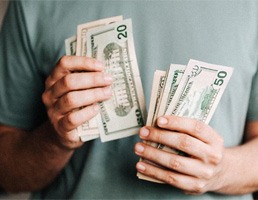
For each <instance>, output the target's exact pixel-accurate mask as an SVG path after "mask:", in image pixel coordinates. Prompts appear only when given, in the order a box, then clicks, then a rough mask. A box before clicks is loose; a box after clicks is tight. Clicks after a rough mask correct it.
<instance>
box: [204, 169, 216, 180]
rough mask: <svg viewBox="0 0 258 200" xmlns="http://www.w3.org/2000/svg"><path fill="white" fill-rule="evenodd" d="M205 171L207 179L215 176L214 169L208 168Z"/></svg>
mask: <svg viewBox="0 0 258 200" xmlns="http://www.w3.org/2000/svg"><path fill="white" fill-rule="evenodd" d="M203 173H204V178H205V179H206V180H209V179H211V178H212V177H213V176H214V171H213V170H212V169H206V170H205V171H204V172H203Z"/></svg>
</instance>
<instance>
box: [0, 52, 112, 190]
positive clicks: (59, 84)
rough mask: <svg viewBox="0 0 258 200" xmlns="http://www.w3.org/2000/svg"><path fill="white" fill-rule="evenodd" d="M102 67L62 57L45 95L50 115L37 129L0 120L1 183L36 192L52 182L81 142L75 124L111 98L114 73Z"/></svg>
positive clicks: (47, 80)
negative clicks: (106, 71)
mask: <svg viewBox="0 0 258 200" xmlns="http://www.w3.org/2000/svg"><path fill="white" fill-rule="evenodd" d="M103 69H104V67H103V65H102V63H100V62H98V61H96V60H94V59H91V58H85V57H77V56H64V57H62V58H61V59H60V60H59V61H58V63H57V64H56V66H55V67H54V69H53V71H52V73H51V74H50V75H49V77H48V78H47V79H46V84H45V91H44V93H43V95H42V101H43V102H44V104H45V106H46V109H47V112H48V117H49V120H48V121H46V122H45V123H43V124H42V125H41V126H39V127H38V128H36V129H35V130H22V129H18V128H15V127H11V126H7V125H0V138H1V139H0V147H1V151H0V171H1V173H0V187H2V188H4V189H5V190H6V191H8V192H14V193H15V192H23V191H36V190H39V189H42V188H43V187H45V186H46V185H48V184H49V183H50V182H52V181H53V179H54V178H55V177H56V176H57V175H58V174H59V172H60V171H61V170H62V169H63V168H64V166H65V165H66V164H67V162H68V161H69V159H70V158H71V156H72V155H73V153H74V150H75V149H76V148H79V147H81V146H82V145H83V142H81V141H80V139H79V136H78V135H77V133H76V132H75V131H74V129H75V128H76V127H77V126H79V125H80V124H82V123H83V122H85V121H88V120H89V119H91V118H92V117H94V116H96V115H97V114H98V113H99V107H98V105H97V104H96V103H97V102H99V101H103V100H106V99H109V98H110V97H111V90H110V85H111V84H112V78H111V76H110V75H108V74H105V73H104V72H103ZM77 80H80V81H77ZM80 108H81V109H80Z"/></svg>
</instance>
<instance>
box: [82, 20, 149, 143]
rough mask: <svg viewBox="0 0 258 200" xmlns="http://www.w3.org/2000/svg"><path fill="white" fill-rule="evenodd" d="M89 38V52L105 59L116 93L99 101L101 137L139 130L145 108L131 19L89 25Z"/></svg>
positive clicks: (94, 56)
mask: <svg viewBox="0 0 258 200" xmlns="http://www.w3.org/2000/svg"><path fill="white" fill-rule="evenodd" d="M87 41H90V42H88V43H87V56H89V57H93V58H96V59H97V60H100V61H102V62H103V63H105V72H106V73H109V74H111V75H112V76H113V84H112V86H111V87H112V93H113V96H112V98H111V99H109V100H106V101H103V102H101V103H100V108H101V112H100V113H101V116H98V124H99V128H100V129H99V130H100V137H101V141H102V142H105V141H110V140H115V139H119V138H123V137H127V136H131V135H134V134H136V133H137V132H138V130H139V129H140V127H142V126H143V125H144V124H145V115H146V109H145V100H144V93H143V88H142V83H141V78H140V73H139V69H138V64H137V59H136V54H135V47H134V40H133V30H132V22H131V19H128V20H124V21H121V22H116V23H112V24H109V25H106V26H103V27H99V28H94V29H90V30H89V31H88V33H87Z"/></svg>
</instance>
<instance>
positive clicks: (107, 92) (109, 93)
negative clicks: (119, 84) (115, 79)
mask: <svg viewBox="0 0 258 200" xmlns="http://www.w3.org/2000/svg"><path fill="white" fill-rule="evenodd" d="M104 94H105V95H106V96H111V94H112V91H111V88H110V87H106V88H105V89H104Z"/></svg>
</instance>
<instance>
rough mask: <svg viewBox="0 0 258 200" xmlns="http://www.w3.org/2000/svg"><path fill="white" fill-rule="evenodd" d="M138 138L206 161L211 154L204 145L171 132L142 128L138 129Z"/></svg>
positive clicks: (187, 136) (186, 136)
mask: <svg viewBox="0 0 258 200" xmlns="http://www.w3.org/2000/svg"><path fill="white" fill-rule="evenodd" d="M139 133H140V138H141V139H143V140H147V141H152V142H155V143H158V144H163V145H165V146H167V147H170V148H172V149H176V150H180V151H182V152H184V153H186V154H188V155H190V156H193V157H196V158H199V159H201V160H205V161H206V160H207V157H209V156H210V155H211V154H212V152H213V151H212V149H211V148H210V146H209V145H207V144H206V143H204V142H202V141H200V140H198V139H196V138H194V137H192V136H190V135H186V134H182V133H179V132H172V131H169V130H164V129H157V128H154V127H143V128H141V129H140V132H139Z"/></svg>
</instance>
